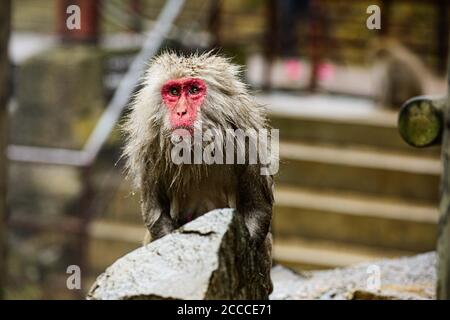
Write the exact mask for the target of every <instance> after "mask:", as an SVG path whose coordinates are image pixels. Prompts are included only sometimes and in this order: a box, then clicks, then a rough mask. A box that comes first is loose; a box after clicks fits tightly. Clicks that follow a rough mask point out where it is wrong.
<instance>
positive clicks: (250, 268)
mask: <svg viewBox="0 0 450 320" xmlns="http://www.w3.org/2000/svg"><path fill="white" fill-rule="evenodd" d="M270 265H271V264H270V257H269V256H268V255H267V254H266V252H265V251H264V250H261V249H260V248H255V247H254V246H253V245H252V244H251V242H250V241H249V234H248V232H247V229H246V228H245V225H244V221H243V219H242V217H241V216H240V215H239V214H235V211H234V210H232V209H220V210H214V211H211V212H209V213H207V214H205V215H203V216H201V217H199V218H197V219H196V220H194V221H191V222H190V223H188V224H186V225H184V226H183V227H181V228H180V229H178V230H177V231H175V232H173V233H171V234H169V235H167V236H165V237H163V238H161V239H158V240H156V241H154V242H152V243H150V244H148V245H147V246H144V247H141V248H139V249H137V250H135V251H132V252H131V253H129V254H127V255H125V256H124V257H122V258H120V259H119V260H117V261H116V262H115V263H114V264H112V265H111V266H110V267H109V268H107V269H106V271H105V272H104V273H103V274H102V275H100V276H99V277H98V278H97V280H96V282H95V283H94V285H93V286H92V288H91V290H90V292H89V293H88V299H99V300H110V299H267V298H268V294H269V291H270V290H271V282H270Z"/></svg>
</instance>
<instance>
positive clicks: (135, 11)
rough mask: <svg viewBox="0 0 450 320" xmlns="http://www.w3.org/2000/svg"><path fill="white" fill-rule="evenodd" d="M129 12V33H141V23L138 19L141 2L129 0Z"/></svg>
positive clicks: (139, 0)
mask: <svg viewBox="0 0 450 320" xmlns="http://www.w3.org/2000/svg"><path fill="white" fill-rule="evenodd" d="M130 11H131V14H132V15H133V16H132V18H131V21H130V24H131V31H132V32H134V33H140V32H142V21H141V19H140V15H141V13H142V1H141V0H130Z"/></svg>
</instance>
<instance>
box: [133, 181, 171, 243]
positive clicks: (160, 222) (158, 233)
mask: <svg viewBox="0 0 450 320" xmlns="http://www.w3.org/2000/svg"><path fill="white" fill-rule="evenodd" d="M158 185H159V184H158V183H148V182H147V183H146V184H145V186H143V187H142V204H141V205H142V216H143V219H144V223H145V226H146V227H147V229H148V232H149V236H146V239H145V240H144V243H145V242H146V243H148V242H151V241H154V240H156V239H159V238H161V237H164V236H165V235H166V234H169V233H171V232H172V231H173V230H174V229H175V226H174V222H173V220H172V218H171V217H170V213H169V210H170V209H169V203H168V200H167V199H165V197H164V196H163V194H162V192H161V190H160V188H159V187H158ZM147 238H148V239H147Z"/></svg>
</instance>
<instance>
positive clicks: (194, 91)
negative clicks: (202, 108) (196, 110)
mask: <svg viewBox="0 0 450 320" xmlns="http://www.w3.org/2000/svg"><path fill="white" fill-rule="evenodd" d="M199 91H200V88H199V87H197V86H191V87H190V88H189V93H190V94H197V93H198V92H199Z"/></svg>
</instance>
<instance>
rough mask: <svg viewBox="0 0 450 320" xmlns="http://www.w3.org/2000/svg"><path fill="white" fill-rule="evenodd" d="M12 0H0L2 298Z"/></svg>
mask: <svg viewBox="0 0 450 320" xmlns="http://www.w3.org/2000/svg"><path fill="white" fill-rule="evenodd" d="M10 19H11V2H10V1H9V0H5V1H2V2H0V130H1V132H0V299H4V297H5V291H6V289H5V287H6V279H7V276H6V275H7V261H6V252H7V241H8V240H7V229H6V227H7V212H8V208H7V203H6V186H7V162H8V160H7V158H6V152H5V150H6V145H7V137H8V129H7V128H8V126H7V123H8V120H7V118H8V111H7V110H8V108H7V102H8V96H9V92H8V91H9V90H8V88H9V85H8V84H9V81H8V79H9V61H8V39H9V32H10V21H11V20H10Z"/></svg>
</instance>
